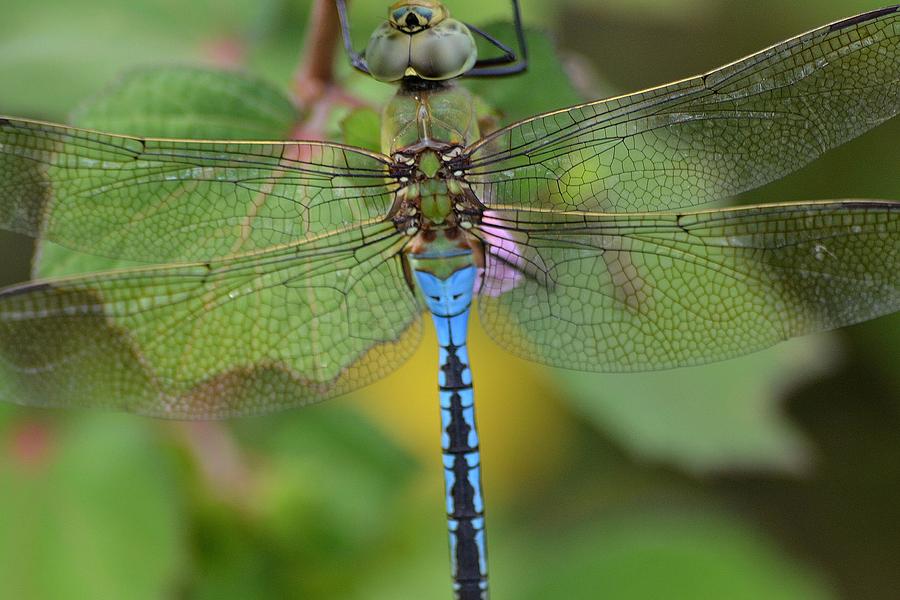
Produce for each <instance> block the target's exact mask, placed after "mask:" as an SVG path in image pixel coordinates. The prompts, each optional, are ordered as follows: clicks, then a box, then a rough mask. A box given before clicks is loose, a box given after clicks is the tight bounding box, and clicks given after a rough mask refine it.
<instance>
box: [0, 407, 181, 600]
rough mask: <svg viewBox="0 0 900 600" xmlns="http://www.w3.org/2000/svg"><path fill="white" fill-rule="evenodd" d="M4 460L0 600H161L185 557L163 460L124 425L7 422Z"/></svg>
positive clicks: (116, 421) (92, 420)
mask: <svg viewBox="0 0 900 600" xmlns="http://www.w3.org/2000/svg"><path fill="white" fill-rule="evenodd" d="M4 429H5V435H4V436H3V438H4V440H5V442H6V444H8V448H9V451H8V452H4V453H0V489H2V490H3V493H2V494H0V514H2V515H3V518H0V597H3V598H33V599H35V600H66V599H69V598H71V599H73V600H74V599H80V598H129V599H133V600H140V599H142V598H146V599H147V600H151V599H156V598H162V597H165V596H166V595H167V594H169V593H170V592H171V590H172V589H173V586H174V585H175V583H176V581H177V578H178V577H179V576H180V575H181V568H182V565H183V561H184V559H185V556H186V552H187V550H186V545H185V540H184V539H183V537H182V536H181V534H180V532H181V531H182V515H181V514H180V511H179V507H178V502H177V499H176V494H175V489H176V488H175V480H174V477H172V471H171V468H170V465H169V464H168V462H167V460H166V454H165V453H163V452H162V451H161V450H162V448H161V447H160V446H159V445H158V444H156V443H155V441H154V440H153V438H152V437H151V436H150V435H149V428H148V427H147V426H146V423H141V422H139V421H138V420H136V419H133V418H128V417H121V416H91V417H88V418H81V419H77V420H76V421H75V422H74V423H73V424H72V425H70V426H67V427H65V428H62V427H56V426H54V425H53V424H51V423H49V422H44V421H31V420H25V419H21V418H19V419H13V420H11V421H9V422H8V423H7V424H6V427H5V428H4Z"/></svg>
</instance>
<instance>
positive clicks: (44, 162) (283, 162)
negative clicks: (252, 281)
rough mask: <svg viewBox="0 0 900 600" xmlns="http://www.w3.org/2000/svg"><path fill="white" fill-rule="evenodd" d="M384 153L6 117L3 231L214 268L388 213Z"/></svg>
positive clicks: (0, 195) (2, 129) (0, 165)
mask: <svg viewBox="0 0 900 600" xmlns="http://www.w3.org/2000/svg"><path fill="white" fill-rule="evenodd" d="M388 177H389V164H388V161H387V159H385V158H384V157H382V156H381V155H379V154H375V153H368V152H366V151H365V150H360V149H354V148H350V147H345V146H340V145H336V144H329V143H317V142H280V143H268V142H205V141H178V140H163V139H141V138H134V137H124V136H116V135H109V134H104V133H98V132H93V131H87V130H81V129H73V128H70V127H64V126H60V125H52V124H48V123H39V122H34V121H23V120H14V119H6V118H0V227H2V228H4V229H9V230H12V231H17V232H20V233H24V234H26V235H31V236H33V237H40V238H43V239H47V240H50V241H53V242H57V243H59V244H61V245H63V246H66V247H69V248H71V249H75V250H80V251H83V252H87V253H90V254H96V255H101V256H107V257H111V258H116V259H129V260H137V261H143V262H152V263H164V262H172V261H176V260H177V261H188V262H190V261H205V260H212V259H214V258H217V257H223V256H228V255H232V254H237V253H242V252H252V251H255V250H261V249H263V248H268V247H271V246H277V245H281V244H288V243H291V242H295V241H296V240H299V239H303V238H305V237H307V236H310V235H315V234H318V233H323V232H326V231H331V230H335V229H341V228H343V227H345V226H347V225H348V224H351V223H355V222H365V221H367V220H369V219H372V218H375V217H378V216H383V215H384V214H386V213H387V210H388V208H389V207H390V203H391V200H392V194H393V192H394V191H395V190H396V186H397V184H396V183H395V182H394V181H393V180H391V179H388Z"/></svg>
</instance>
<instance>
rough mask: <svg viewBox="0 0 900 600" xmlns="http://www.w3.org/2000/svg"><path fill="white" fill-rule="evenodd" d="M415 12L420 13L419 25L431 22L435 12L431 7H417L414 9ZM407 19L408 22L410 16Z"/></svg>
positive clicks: (424, 25)
mask: <svg viewBox="0 0 900 600" xmlns="http://www.w3.org/2000/svg"><path fill="white" fill-rule="evenodd" d="M413 12H414V13H416V15H418V17H419V22H418V25H419V27H426V26H427V25H428V24H429V23H431V19H432V18H434V12H433V11H432V10H431V9H430V8H421V7H417V8H414V9H413ZM410 16H411V14H410ZM406 20H407V22H408V21H409V17H407V18H406Z"/></svg>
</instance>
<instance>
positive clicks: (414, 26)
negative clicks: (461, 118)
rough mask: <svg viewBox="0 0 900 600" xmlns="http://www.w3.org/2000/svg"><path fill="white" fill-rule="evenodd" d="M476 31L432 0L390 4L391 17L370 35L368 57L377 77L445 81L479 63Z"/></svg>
mask: <svg viewBox="0 0 900 600" xmlns="http://www.w3.org/2000/svg"><path fill="white" fill-rule="evenodd" d="M477 59H478V54H477V51H476V48H475V38H474V37H472V32H470V31H469V28H468V27H466V26H465V24H463V23H462V22H461V21H457V20H456V19H451V18H450V11H448V10H447V8H446V7H445V6H444V5H443V4H441V3H440V2H436V1H434V0H404V1H401V2H397V3H396V4H394V5H392V6H391V7H390V9H389V13H388V21H387V22H386V23H383V24H382V25H381V26H380V27H379V28H378V29H376V30H375V32H374V33H373V34H372V37H371V38H369V45H368V46H367V47H366V62H367V63H368V68H369V72H370V73H371V74H372V76H373V77H374V78H375V79H377V80H379V81H386V82H393V81H399V80H401V79H403V78H404V77H416V78H419V79H425V80H429V81H441V80H445V79H453V78H454V77H459V76H460V75H462V74H464V73H465V72H466V71H468V70H469V69H471V68H472V67H473V66H474V65H475V61H476V60H477Z"/></svg>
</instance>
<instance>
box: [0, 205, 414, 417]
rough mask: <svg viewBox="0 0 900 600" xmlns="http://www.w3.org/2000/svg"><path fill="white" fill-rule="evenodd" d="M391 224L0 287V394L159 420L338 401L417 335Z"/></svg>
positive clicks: (391, 365)
mask: <svg viewBox="0 0 900 600" xmlns="http://www.w3.org/2000/svg"><path fill="white" fill-rule="evenodd" d="M405 242H406V240H405V238H404V237H403V236H401V235H399V234H398V233H397V232H396V229H395V228H394V226H393V224H391V223H387V224H385V223H382V222H378V221H375V222H371V223H368V224H363V225H360V226H355V227H350V228H346V229H344V230H343V231H339V232H334V233H330V234H327V235H322V236H319V237H316V238H313V239H310V240H307V241H304V242H302V243H299V244H293V245H288V246H284V247H279V248H273V249H270V250H266V251H263V252H255V253H248V254H243V255H238V256H234V257H229V258H224V259H218V260H214V261H210V262H205V263H192V264H181V265H175V266H169V267H153V268H147V269H133V270H125V271H117V272H110V273H101V274H90V275H84V276H78V277H71V278H65V279H58V280H48V281H45V282H37V283H31V284H24V285H21V286H16V287H13V288H7V289H6V290H3V291H0V395H2V396H3V397H4V399H7V400H10V401H13V402H18V403H20V404H34V405H51V406H60V405H63V406H94V407H106V408H117V409H121V410H127V411H130V412H138V413H143V414H149V415H154V416H160V417H170V418H221V417H228V416H236V415H248V414H258V413H263V412H270V411H272V410H276V409H279V408H286V407H290V406H298V405H301V404H305V403H309V402H313V401H316V400H320V399H324V398H327V397H330V396H333V395H337V394H341V393H344V392H347V391H350V390H352V389H355V388H357V387H360V386H362V385H365V384H367V383H370V382H372V381H374V380H376V379H378V378H380V377H382V376H384V375H385V374H387V373H388V372H390V371H392V370H393V369H395V368H396V367H397V366H399V365H400V364H402V362H403V360H404V359H405V358H406V357H407V356H408V355H409V353H410V352H411V351H412V349H414V348H415V346H416V343H417V342H418V338H419V336H420V334H421V326H420V313H421V309H420V308H419V306H418V304H417V301H416V299H415V297H414V296H413V294H412V292H411V291H410V289H409V287H408V286H407V284H406V281H405V279H404V275H403V268H402V265H401V263H400V261H401V259H402V257H401V256H400V251H401V248H402V246H403V245H404V244H405Z"/></svg>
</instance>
